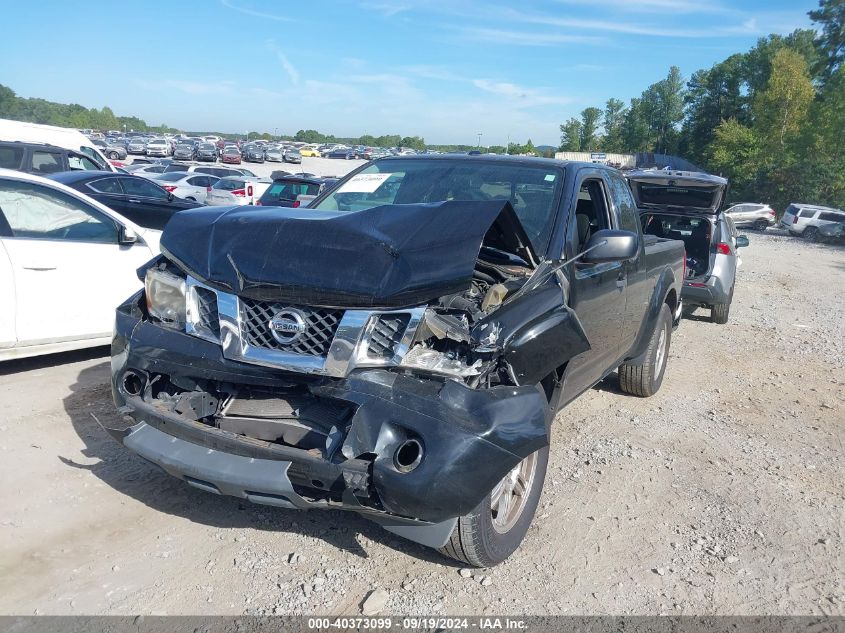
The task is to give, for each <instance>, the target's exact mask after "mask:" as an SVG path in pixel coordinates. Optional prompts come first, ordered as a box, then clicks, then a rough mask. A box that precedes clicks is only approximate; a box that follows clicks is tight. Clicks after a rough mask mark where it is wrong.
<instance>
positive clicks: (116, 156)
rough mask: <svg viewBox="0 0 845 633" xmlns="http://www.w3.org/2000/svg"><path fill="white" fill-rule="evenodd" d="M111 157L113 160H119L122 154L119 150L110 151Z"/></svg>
mask: <svg viewBox="0 0 845 633" xmlns="http://www.w3.org/2000/svg"><path fill="white" fill-rule="evenodd" d="M109 158H111V159H112V160H117V159H118V158H120V154H118V153H117V152H109Z"/></svg>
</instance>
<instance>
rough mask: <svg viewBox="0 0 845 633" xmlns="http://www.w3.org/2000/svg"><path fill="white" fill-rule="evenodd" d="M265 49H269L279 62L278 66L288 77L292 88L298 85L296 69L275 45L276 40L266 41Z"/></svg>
mask: <svg viewBox="0 0 845 633" xmlns="http://www.w3.org/2000/svg"><path fill="white" fill-rule="evenodd" d="M266 43H267V48H269V49H270V50H271V51H273V53H274V54H275V55H276V59H278V60H279V64H280V65H281V67H282V69H283V70H284V71H285V72H286V73H287V75H288V77H290V81H291V83H292V84H293V85H294V86H298V85H299V71H298V70H297V69H296V66H294V65H293V64H292V63H291V62H290V60H289V59H288V57H287V55H285V54H284V52H283V51H282V50H281V49H280V48H279V47H278V46H277V45H276V40H267V42H266Z"/></svg>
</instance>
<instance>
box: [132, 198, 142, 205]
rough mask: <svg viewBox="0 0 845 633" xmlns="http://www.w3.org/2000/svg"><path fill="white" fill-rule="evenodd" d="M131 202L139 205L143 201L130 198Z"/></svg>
mask: <svg viewBox="0 0 845 633" xmlns="http://www.w3.org/2000/svg"><path fill="white" fill-rule="evenodd" d="M129 202H134V203H135V204H138V203H139V202H141V201H140V200H138V199H137V198H129Z"/></svg>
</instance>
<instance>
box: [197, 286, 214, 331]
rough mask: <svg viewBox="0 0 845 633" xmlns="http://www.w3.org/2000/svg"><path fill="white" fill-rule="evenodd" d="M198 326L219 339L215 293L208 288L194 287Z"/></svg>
mask: <svg viewBox="0 0 845 633" xmlns="http://www.w3.org/2000/svg"><path fill="white" fill-rule="evenodd" d="M195 291H196V293H197V308H198V309H199V318H198V325H199V326H201V327H203V328H205V329H206V330H208V331H209V332H210V333H211V334H212V335H213V336H215V337H217V338H220V318H219V315H218V314H217V293H216V292H214V291H213V290H210V289H208V288H202V287H196V288H195Z"/></svg>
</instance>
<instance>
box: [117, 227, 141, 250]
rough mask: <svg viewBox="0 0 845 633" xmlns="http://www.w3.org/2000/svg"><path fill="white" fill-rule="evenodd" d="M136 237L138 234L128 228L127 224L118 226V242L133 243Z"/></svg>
mask: <svg viewBox="0 0 845 633" xmlns="http://www.w3.org/2000/svg"><path fill="white" fill-rule="evenodd" d="M138 239H139V238H138V234H137V233H136V232H135V230H134V229H130V228H129V227H128V226H122V227H120V234H119V236H118V242H119V243H120V244H127V245H128V244H135V243H136V242H137V241H138Z"/></svg>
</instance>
